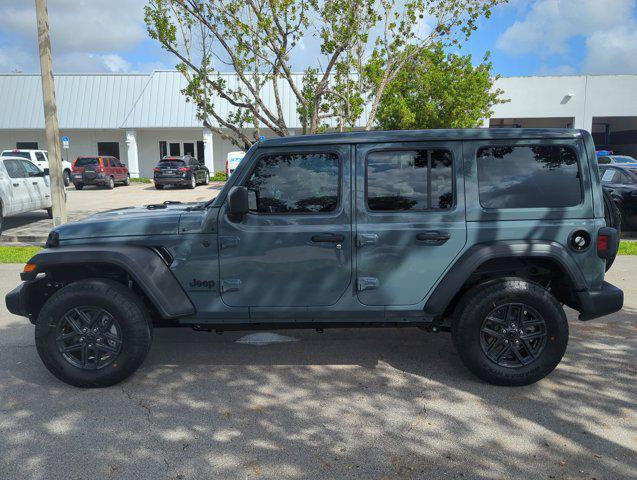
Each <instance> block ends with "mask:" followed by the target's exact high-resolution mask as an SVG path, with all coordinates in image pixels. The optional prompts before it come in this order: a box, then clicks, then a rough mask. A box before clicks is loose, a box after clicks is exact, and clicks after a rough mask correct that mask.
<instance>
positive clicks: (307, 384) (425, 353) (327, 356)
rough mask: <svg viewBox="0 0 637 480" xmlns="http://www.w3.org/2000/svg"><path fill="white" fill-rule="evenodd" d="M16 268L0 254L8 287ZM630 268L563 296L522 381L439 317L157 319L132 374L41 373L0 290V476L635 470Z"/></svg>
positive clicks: (0, 276) (523, 474)
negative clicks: (535, 372) (552, 357)
mask: <svg viewBox="0 0 637 480" xmlns="http://www.w3.org/2000/svg"><path fill="white" fill-rule="evenodd" d="M19 270H20V266H18V265H1V266H0V293H1V294H2V295H4V294H5V293H6V292H7V291H8V290H9V289H11V288H13V287H14V286H15V285H16V284H17V282H18V272H19ZM636 270H637V257H620V259H619V260H618V261H617V264H616V266H615V267H613V269H612V270H611V272H610V274H609V275H608V278H609V280H610V281H611V282H613V283H615V284H617V285H618V286H620V287H621V288H623V289H624V292H625V294H626V304H625V307H624V309H623V310H622V311H621V312H620V313H618V314H615V315H612V316H609V317H606V318H603V319H599V320H594V321H591V322H587V323H583V322H579V321H578V320H576V318H575V313H574V312H572V311H570V312H569V319H570V321H571V322H570V327H571V339H570V343H569V347H568V351H567V354H566V356H565V358H564V360H563V361H562V363H561V365H560V366H559V367H558V368H557V370H556V371H554V372H553V373H552V374H551V375H550V376H549V377H548V378H546V379H544V380H542V381H540V382H539V383H537V384H535V385H531V386H528V387H521V388H504V387H494V386H491V385H488V384H485V383H482V382H480V381H479V380H477V379H476V378H474V377H473V376H471V375H470V374H469V373H468V372H467V370H466V369H465V368H464V367H463V366H462V365H461V364H460V361H459V359H458V356H457V355H456V353H455V351H454V348H453V346H452V343H451V338H450V336H449V335H448V334H438V335H436V334H427V333H424V332H422V331H420V330H418V329H414V328H405V329H360V330H354V329H347V330H326V331H325V333H323V334H320V333H316V332H314V331H307V330H304V331H301V330H298V331H290V330H288V331H281V332H279V333H280V334H281V335H284V336H285V337H289V338H287V340H290V339H295V340H296V341H293V342H283V343H272V344H268V345H254V344H252V343H250V342H249V339H250V338H251V337H246V335H247V334H248V332H229V333H224V334H223V335H215V334H214V333H199V332H194V331H191V330H188V329H156V331H155V337H154V343H153V346H152V350H151V353H150V355H149V357H148V358H147V360H146V362H145V363H144V365H143V366H142V368H141V369H140V370H139V371H138V372H137V373H136V374H135V375H134V376H132V377H131V378H129V379H128V380H127V381H125V382H124V383H122V384H120V385H117V386H114V387H110V388H106V389H101V390H82V389H77V388H74V387H70V386H67V385H65V384H63V383H61V382H59V381H58V380H57V379H55V378H54V377H53V376H52V375H50V374H49V373H48V371H47V370H46V369H45V368H44V366H43V365H42V363H41V362H40V360H39V358H38V356H37V352H36V350H35V347H34V340H33V327H32V325H31V324H29V323H28V321H27V320H26V319H23V318H19V317H16V316H13V315H11V314H9V313H8V312H7V311H6V309H5V308H4V305H3V307H2V308H1V309H0V310H1V311H0V367H1V368H0V462H1V463H0V478H2V479H65V480H66V479H85V478H117V479H123V478H125V479H146V478H148V479H225V478H228V479H253V478H267V479H343V478H365V479H368V478H369V479H432V478H445V479H446V478H454V479H473V478H487V479H528V478H541V479H613V480H615V479H629V478H632V479H634V478H635V473H636V472H637V415H636V411H635V402H636V401H637V381H636V379H637V358H636V354H637V336H636V333H637V322H636V320H637V284H636V283H635V281H634V279H635V276H634V272H635V271H636ZM275 338H278V337H275ZM239 340H241V342H238V341H239ZM246 340H248V342H247V343H242V342H246Z"/></svg>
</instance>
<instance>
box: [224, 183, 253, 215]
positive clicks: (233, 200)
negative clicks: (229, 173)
mask: <svg viewBox="0 0 637 480" xmlns="http://www.w3.org/2000/svg"><path fill="white" fill-rule="evenodd" d="M248 211H249V208H248V189H247V188H246V187H232V188H231V189H230V192H229V193H228V216H229V217H230V218H231V219H233V220H241V219H242V218H243V216H244V215H245V214H246V213H248Z"/></svg>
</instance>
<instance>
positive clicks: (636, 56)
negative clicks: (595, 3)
mask: <svg viewBox="0 0 637 480" xmlns="http://www.w3.org/2000/svg"><path fill="white" fill-rule="evenodd" d="M586 49H587V54H586V60H585V61H584V71H585V72H586V73H597V74H601V73H633V74H634V73H637V25H633V26H632V27H629V26H627V27H622V28H613V29H612V30H609V31H604V32H595V33H593V34H592V35H590V36H589V37H588V38H587V39H586Z"/></svg>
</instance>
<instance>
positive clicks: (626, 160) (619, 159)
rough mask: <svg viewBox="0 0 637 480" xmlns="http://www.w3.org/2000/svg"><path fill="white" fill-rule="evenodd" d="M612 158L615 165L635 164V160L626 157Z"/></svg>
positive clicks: (617, 156)
mask: <svg viewBox="0 0 637 480" xmlns="http://www.w3.org/2000/svg"><path fill="white" fill-rule="evenodd" d="M612 158H613V160H615V163H637V160H635V159H634V158H633V157H629V156H628V155H614V156H613V157H612Z"/></svg>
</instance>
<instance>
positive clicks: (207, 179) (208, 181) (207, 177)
mask: <svg viewBox="0 0 637 480" xmlns="http://www.w3.org/2000/svg"><path fill="white" fill-rule="evenodd" d="M205 175H206V176H205V178H204V181H203V184H204V185H208V184H209V183H210V172H209V171H208V170H206V171H205Z"/></svg>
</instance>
